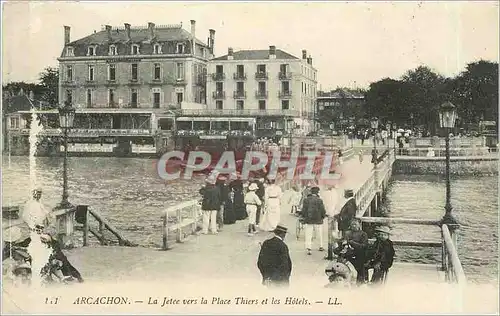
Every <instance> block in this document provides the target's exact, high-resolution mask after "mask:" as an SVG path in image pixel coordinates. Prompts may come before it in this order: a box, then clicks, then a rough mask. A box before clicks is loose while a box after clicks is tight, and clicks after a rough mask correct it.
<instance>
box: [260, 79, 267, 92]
mask: <svg viewBox="0 0 500 316" xmlns="http://www.w3.org/2000/svg"><path fill="white" fill-rule="evenodd" d="M263 93H266V82H265V81H259V94H263Z"/></svg>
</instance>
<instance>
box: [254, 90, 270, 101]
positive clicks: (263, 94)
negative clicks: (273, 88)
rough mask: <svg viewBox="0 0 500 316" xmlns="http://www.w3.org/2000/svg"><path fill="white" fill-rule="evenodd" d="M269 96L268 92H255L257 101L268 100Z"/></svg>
mask: <svg viewBox="0 0 500 316" xmlns="http://www.w3.org/2000/svg"><path fill="white" fill-rule="evenodd" d="M267 94H268V92H267V91H260V90H257V91H255V97H256V98H257V99H267Z"/></svg>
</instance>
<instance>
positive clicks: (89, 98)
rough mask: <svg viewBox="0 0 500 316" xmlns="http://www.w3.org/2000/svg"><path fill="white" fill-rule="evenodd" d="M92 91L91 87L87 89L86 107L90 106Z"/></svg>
mask: <svg viewBox="0 0 500 316" xmlns="http://www.w3.org/2000/svg"><path fill="white" fill-rule="evenodd" d="M92 100H93V93H92V89H87V107H88V108H90V107H92Z"/></svg>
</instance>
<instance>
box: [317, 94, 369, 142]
mask: <svg viewBox="0 0 500 316" xmlns="http://www.w3.org/2000/svg"><path fill="white" fill-rule="evenodd" d="M316 103H317V109H316V117H317V121H318V123H319V125H320V129H321V130H328V131H331V130H333V131H335V132H341V131H345V130H346V129H347V128H349V127H351V126H353V125H357V122H358V120H359V119H362V118H363V117H364V105H365V97H364V95H363V94H362V93H361V92H357V91H349V90H347V89H336V90H332V91H328V92H325V91H318V95H317V100H316ZM331 124H333V125H331ZM331 126H333V128H332V127H331Z"/></svg>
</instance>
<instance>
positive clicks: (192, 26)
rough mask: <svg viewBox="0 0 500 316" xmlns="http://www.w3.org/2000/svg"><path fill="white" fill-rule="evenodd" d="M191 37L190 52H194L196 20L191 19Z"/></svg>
mask: <svg viewBox="0 0 500 316" xmlns="http://www.w3.org/2000/svg"><path fill="white" fill-rule="evenodd" d="M191 37H192V38H193V49H192V50H191V54H193V55H194V54H195V53H196V21H195V20H191Z"/></svg>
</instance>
